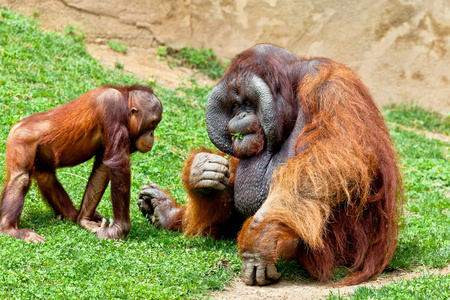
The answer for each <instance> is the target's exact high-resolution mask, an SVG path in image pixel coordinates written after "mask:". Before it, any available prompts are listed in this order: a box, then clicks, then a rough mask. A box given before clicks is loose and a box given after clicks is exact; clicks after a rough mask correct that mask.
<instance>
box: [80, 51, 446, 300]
mask: <svg viewBox="0 0 450 300" xmlns="http://www.w3.org/2000/svg"><path fill="white" fill-rule="evenodd" d="M87 50H88V52H89V53H90V54H91V56H92V57H94V58H95V59H97V60H98V61H100V62H101V63H102V64H103V65H105V66H107V67H109V68H115V64H116V62H119V63H120V64H122V65H123V66H124V68H123V69H124V71H126V72H128V73H133V74H135V75H136V76H138V77H140V78H143V79H146V80H151V81H153V80H156V81H157V82H158V84H161V85H162V86H165V87H167V88H171V89H173V88H176V87H178V86H179V85H180V84H181V83H186V84H190V82H191V81H190V78H192V77H193V78H195V79H196V80H197V82H198V83H199V84H200V85H214V84H215V83H216V81H214V80H211V79H209V78H208V77H206V76H204V75H203V74H201V73H198V72H194V71H193V70H191V69H188V68H182V67H174V68H171V67H169V66H168V65H167V62H166V61H165V60H160V59H158V58H157V50H156V49H155V48H146V49H144V48H137V47H129V48H128V50H127V53H126V54H121V53H118V52H116V51H113V50H112V49H111V48H109V47H108V46H105V45H97V44H88V45H87ZM421 133H424V134H426V136H427V137H428V138H437V139H440V140H442V141H445V142H448V141H449V137H448V136H446V135H443V134H437V133H430V132H421ZM424 274H442V275H449V274H450V267H445V268H442V269H427V268H418V269H417V270H416V271H393V272H385V273H383V274H381V275H380V276H379V277H378V278H377V279H375V280H372V281H368V282H365V283H362V284H359V285H354V286H344V287H342V286H341V287H335V286H329V285H321V284H318V283H317V282H292V281H285V280H281V281H280V282H278V283H276V284H273V285H270V286H264V287H255V286H247V285H245V284H244V283H243V282H242V280H241V279H240V278H235V279H234V280H233V281H232V284H231V286H229V287H227V288H226V289H225V291H220V292H216V293H213V294H211V295H210V297H211V298H214V299H250V300H252V299H321V298H325V297H327V296H328V295H330V293H331V292H332V293H334V294H335V295H340V296H348V295H350V294H351V293H353V291H354V290H355V289H356V288H358V287H361V286H363V287H375V288H379V287H381V286H383V285H388V284H391V283H394V282H398V281H401V280H410V279H412V278H416V277H419V276H422V275H424Z"/></svg>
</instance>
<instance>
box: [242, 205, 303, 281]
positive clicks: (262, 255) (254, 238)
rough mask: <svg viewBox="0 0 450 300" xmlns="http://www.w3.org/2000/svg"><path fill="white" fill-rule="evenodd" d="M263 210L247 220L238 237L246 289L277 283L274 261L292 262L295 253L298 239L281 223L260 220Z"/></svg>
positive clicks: (277, 274)
mask: <svg viewBox="0 0 450 300" xmlns="http://www.w3.org/2000/svg"><path fill="white" fill-rule="evenodd" d="M264 215H265V209H264V206H262V207H261V209H260V210H259V211H258V212H257V213H256V214H255V216H254V217H251V218H249V219H248V220H247V221H246V222H245V223H244V226H243V228H242V230H241V232H240V234H239V237H238V245H239V253H240V255H241V257H242V279H243V281H244V282H245V284H247V285H267V284H271V283H273V282H275V281H277V280H278V279H279V278H280V276H281V274H280V273H278V272H277V268H276V267H275V262H276V261H277V260H280V259H282V260H292V259H294V258H295V256H296V253H297V247H298V244H299V241H300V239H299V237H298V236H297V235H296V234H295V233H294V232H293V231H292V230H290V229H289V228H287V227H286V226H283V225H282V224H281V223H278V222H274V221H267V220H266V219H265V218H264Z"/></svg>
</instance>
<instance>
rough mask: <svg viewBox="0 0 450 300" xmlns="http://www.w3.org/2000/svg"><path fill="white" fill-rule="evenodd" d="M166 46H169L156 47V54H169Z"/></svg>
mask: <svg viewBox="0 0 450 300" xmlns="http://www.w3.org/2000/svg"><path fill="white" fill-rule="evenodd" d="M168 47H169V46H167V45H162V46H158V47H156V51H157V54H158V55H159V56H167V55H168V54H169V51H168Z"/></svg>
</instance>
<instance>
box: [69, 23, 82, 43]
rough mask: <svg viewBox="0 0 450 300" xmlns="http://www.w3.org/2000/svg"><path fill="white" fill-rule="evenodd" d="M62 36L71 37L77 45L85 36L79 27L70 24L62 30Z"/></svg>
mask: <svg viewBox="0 0 450 300" xmlns="http://www.w3.org/2000/svg"><path fill="white" fill-rule="evenodd" d="M63 35H64V36H69V37H71V38H72V39H73V41H74V42H77V43H81V42H83V41H84V40H85V39H86V34H85V33H84V32H83V30H81V29H80V26H73V25H70V24H69V25H67V26H66V27H65V28H64V30H63Z"/></svg>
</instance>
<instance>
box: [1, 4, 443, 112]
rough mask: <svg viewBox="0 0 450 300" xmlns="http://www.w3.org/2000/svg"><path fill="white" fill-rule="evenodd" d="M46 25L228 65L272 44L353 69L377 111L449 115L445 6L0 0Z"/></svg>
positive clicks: (92, 38)
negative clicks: (185, 51)
mask: <svg viewBox="0 0 450 300" xmlns="http://www.w3.org/2000/svg"><path fill="white" fill-rule="evenodd" d="M0 4H8V5H9V7H10V8H11V9H14V10H19V11H22V12H24V13H26V14H29V15H30V14H33V13H34V14H36V15H37V16H38V17H39V18H40V19H41V21H42V26H43V27H44V28H49V29H55V30H62V29H63V28H64V27H65V26H66V25H67V24H72V25H77V26H80V27H81V28H82V30H83V31H84V32H85V33H86V34H87V36H88V42H97V43H104V42H106V41H107V40H109V39H119V40H121V41H122V42H124V43H126V44H128V45H135V46H141V47H154V46H156V45H158V44H167V45H169V46H171V47H175V48H177V47H182V46H186V45H188V46H194V47H198V48H202V47H204V48H209V47H211V48H213V49H214V51H215V52H216V53H217V54H218V55H219V56H220V57H222V58H226V59H229V58H231V57H233V56H234V55H235V54H236V53H238V52H240V51H242V50H244V49H246V48H248V47H250V46H251V45H253V44H255V43H260V42H269V43H273V44H276V45H279V46H282V47H284V48H286V49H288V50H290V51H292V52H294V53H296V54H298V55H300V56H305V57H311V56H325V57H330V58H332V59H334V60H337V61H340V62H343V63H345V64H347V65H348V66H350V67H351V68H353V69H354V70H355V71H356V72H357V73H358V74H359V75H360V76H361V77H362V79H363V81H364V82H365V83H366V84H367V85H368V87H369V88H370V89H371V91H372V93H373V94H374V97H375V100H376V102H377V103H378V105H380V106H382V105H385V104H388V103H390V102H403V101H407V102H411V101H413V102H414V103H418V104H420V105H422V106H423V107H425V108H427V109H433V110H436V111H439V112H441V113H443V114H448V113H450V51H449V46H450V1H448V0H422V1H420V0H367V1H359V0H341V1H327V0H312V1H306V0H222V1H219V0H147V1H145V0H115V1H114V0H96V1H94V0H0Z"/></svg>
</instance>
